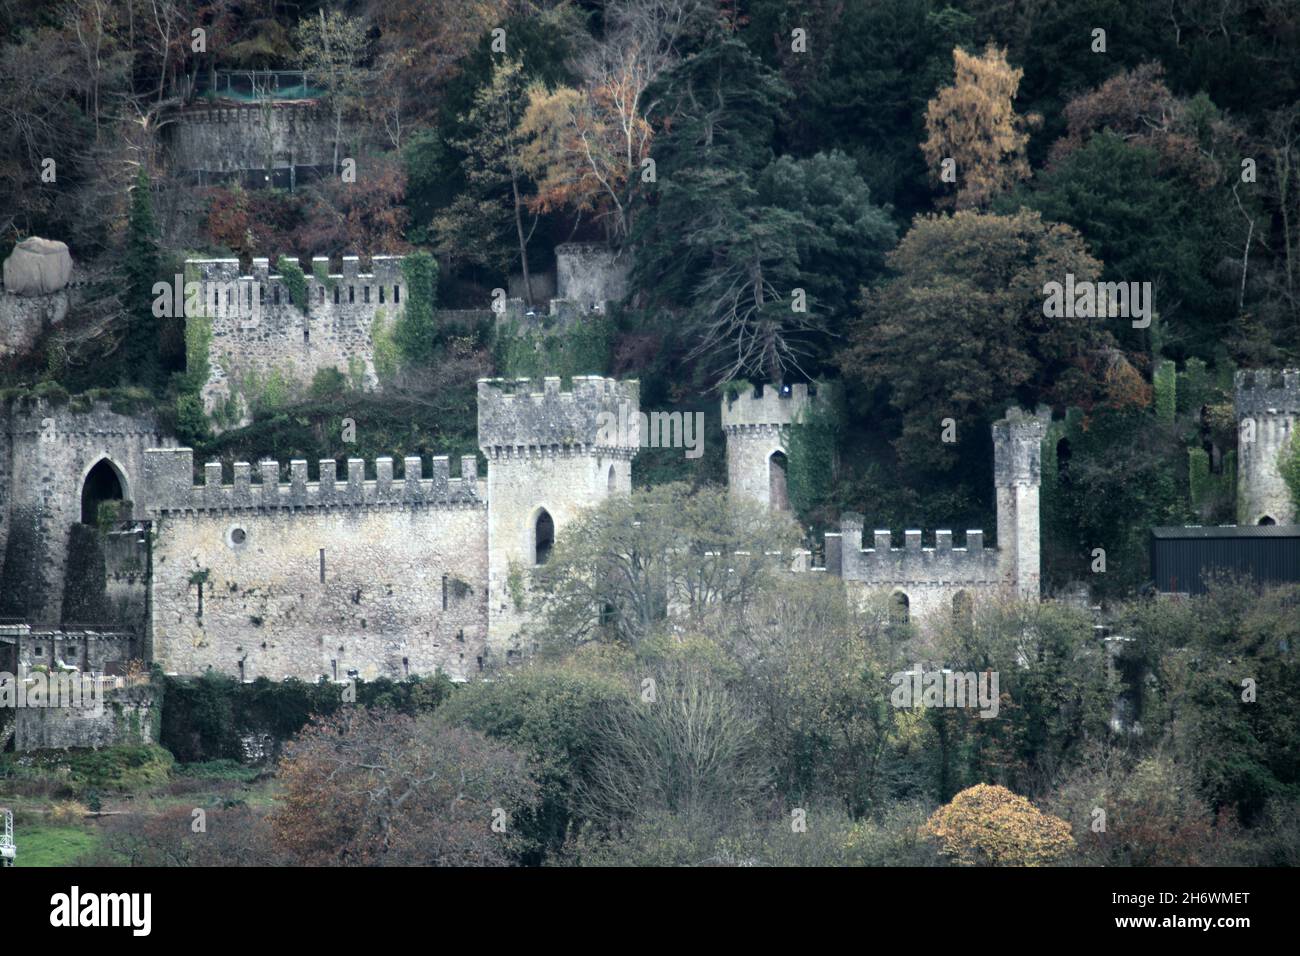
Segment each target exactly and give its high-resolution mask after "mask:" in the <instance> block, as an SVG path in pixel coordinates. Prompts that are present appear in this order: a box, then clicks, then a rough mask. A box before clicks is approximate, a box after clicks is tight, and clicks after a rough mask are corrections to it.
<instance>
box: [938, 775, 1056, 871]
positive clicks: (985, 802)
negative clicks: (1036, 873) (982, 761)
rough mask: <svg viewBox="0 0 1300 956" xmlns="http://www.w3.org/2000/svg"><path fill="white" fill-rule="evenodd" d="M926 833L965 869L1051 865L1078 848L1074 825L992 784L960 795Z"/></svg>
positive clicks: (939, 810)
mask: <svg viewBox="0 0 1300 956" xmlns="http://www.w3.org/2000/svg"><path fill="white" fill-rule="evenodd" d="M921 832H922V833H923V834H925V835H926V836H928V837H931V838H932V839H934V840H937V841H938V843H939V847H940V849H941V850H942V851H943V853H944V855H945V856H947V857H949V858H951V859H952V860H953V861H954V862H955V863H957V864H959V865H961V866H1046V865H1049V864H1051V863H1054V862H1056V861H1057V860H1059V859H1060V858H1061V857H1063V856H1065V854H1067V853H1069V852H1070V851H1071V850H1073V849H1074V837H1072V836H1071V835H1070V824H1068V823H1067V822H1065V821H1064V820H1062V819H1061V818H1060V817H1054V816H1051V815H1050V814H1047V813H1043V811H1041V810H1039V809H1038V808H1037V807H1036V806H1034V805H1033V804H1032V803H1030V802H1029V801H1028V800H1026V799H1025V798H1024V797H1022V796H1020V795H1019V794H1015V793H1012V792H1011V791H1010V790H1008V789H1007V788H1006V787H999V786H995V785H990V784H987V783H981V784H977V785H976V786H974V787H969V788H967V789H966V790H963V791H962V792H961V793H959V794H957V795H956V796H955V797H953V798H952V802H951V803H949V804H948V805H947V806H945V807H940V808H939V809H938V810H936V811H935V812H934V813H933V814H932V815H931V817H930V819H929V820H927V821H926V822H925V826H924V827H922V828H921Z"/></svg>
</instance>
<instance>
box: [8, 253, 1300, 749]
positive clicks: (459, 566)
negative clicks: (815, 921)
mask: <svg viewBox="0 0 1300 956" xmlns="http://www.w3.org/2000/svg"><path fill="white" fill-rule="evenodd" d="M576 254H578V255H582V254H584V251H583V250H582V249H581V248H579V249H577V250H576ZM316 263H317V267H316V268H314V269H313V270H312V272H313V274H312V275H311V276H310V277H304V278H305V282H304V283H303V285H302V286H300V287H299V289H300V291H301V289H302V288H303V287H304V286H305V292H306V294H305V297H304V296H302V295H300V294H299V295H298V298H299V302H293V301H291V299H292V298H293V295H291V292H290V282H289V280H288V279H287V278H286V277H285V276H279V275H273V274H271V273H270V271H269V263H268V261H267V260H264V259H263V260H256V261H255V262H254V265H253V268H252V270H251V273H250V274H249V275H241V274H240V270H239V264H238V262H237V261H236V260H233V259H231V260H201V261H195V262H193V263H191V264H190V265H191V268H190V269H189V270H187V271H190V272H193V273H195V274H197V275H198V276H199V277H201V278H202V279H203V280H204V284H203V289H204V293H203V298H202V306H201V310H200V311H201V312H202V315H203V317H204V318H205V319H207V320H208V322H209V323H210V325H209V326H208V328H209V330H210V332H211V337H210V340H209V345H208V358H209V376H208V379H207V382H206V383H205V385H204V389H203V394H204V398H205V402H208V403H210V408H216V407H218V406H219V405H221V404H222V403H229V402H232V401H239V402H241V403H242V402H245V401H246V396H245V395H244V394H243V392H242V389H244V388H247V387H248V383H249V382H255V381H257V380H258V379H259V378H261V379H265V377H266V376H268V375H271V374H272V373H274V372H275V371H276V370H282V371H283V374H285V375H291V376H293V377H294V378H296V379H297V380H299V381H310V379H311V377H312V376H313V375H314V374H315V373H316V372H317V371H318V370H320V369H323V368H335V369H340V370H342V368H347V369H348V370H349V372H350V373H352V374H353V375H354V379H356V380H358V381H359V383H360V384H361V385H362V386H363V387H373V386H374V385H375V384H376V380H375V366H374V359H375V352H374V338H375V327H376V323H378V322H381V321H384V310H386V309H388V308H390V307H391V308H392V309H393V310H394V313H396V311H397V310H400V309H401V307H402V305H403V304H404V303H406V302H407V301H409V293H408V288H407V284H406V278H405V275H404V272H403V269H402V263H401V260H400V259H397V258H392V257H388V258H386V257H376V258H375V259H374V260H373V265H372V267H371V270H370V271H369V272H363V271H361V268H360V262H359V260H358V259H357V258H355V257H349V258H347V259H345V260H344V262H343V270H342V272H341V273H338V274H329V273H328V272H327V271H326V270H325V268H324V263H323V260H316ZM560 265H561V268H560V269H557V271H560V272H563V268H562V266H563V264H562V263H561V264H560ZM616 279H617V276H616V275H615V276H614V279H613V280H611V281H615V280H616ZM562 285H563V286H564V288H565V289H568V290H570V292H569V293H567V297H566V293H563V290H561V291H562V295H561V297H560V298H559V299H558V300H555V301H553V303H552V314H557V313H562V312H563V311H564V310H566V309H575V308H576V309H577V310H578V311H579V312H583V311H587V310H591V309H593V308H595V307H597V306H598V304H599V303H600V302H601V301H602V299H603V298H605V297H606V294H607V293H606V289H605V286H604V285H603V284H602V283H600V282H597V283H596V284H595V285H591V284H587V285H582V284H579V285H581V301H579V298H578V294H577V293H573V292H572V291H571V290H572V289H573V288H574V282H573V280H572V279H570V280H569V281H566V282H565V283H562ZM575 303H576V304H575ZM254 305H255V306H256V308H253V306H254ZM187 311H188V310H187ZM250 313H251V314H253V315H254V317H255V319H256V321H254V322H250V321H249V320H248V316H249V314H250ZM194 317H195V316H194V315H193V313H191V314H190V315H189V316H187V318H194ZM820 401H822V396H820V395H818V393H817V392H816V390H815V388H812V387H810V386H807V385H801V384H796V385H792V386H788V387H773V386H768V387H762V386H757V387H752V388H749V389H747V390H745V391H743V392H740V393H738V394H735V393H733V394H729V395H727V396H726V397H725V398H724V399H723V401H722V407H721V416H722V425H723V431H724V433H725V435H726V456H727V475H728V482H729V492H730V494H731V495H732V496H733V497H735V498H737V499H741V500H747V501H752V502H756V503H758V504H761V505H764V506H766V507H769V508H773V509H778V510H781V509H788V508H789V502H788V495H787V491H786V484H785V466H786V461H787V456H788V455H789V453H790V449H789V441H790V431H791V428H792V426H794V425H796V424H797V423H799V422H800V421H801V420H803V419H804V417H805V416H806V415H807V414H808V413H809V412H810V411H811V410H812V409H813V408H814V407H815V406H816V405H817V403H818V402H820ZM1236 404H1237V415H1238V418H1239V420H1240V423H1241V425H1242V434H1241V442H1240V444H1241V449H1242V452H1241V455H1240V457H1239V459H1238V461H1239V464H1238V467H1239V471H1240V476H1239V481H1240V489H1241V492H1240V496H1239V498H1240V500H1239V507H1240V510H1241V520H1242V521H1243V522H1248V523H1251V524H1254V523H1272V522H1276V523H1288V522H1293V521H1294V520H1295V511H1294V507H1293V506H1292V503H1291V499H1290V497H1289V495H1288V493H1287V488H1286V484H1285V481H1284V480H1283V479H1282V476H1281V468H1280V462H1279V455H1280V453H1281V451H1282V449H1284V448H1285V447H1286V446H1287V443H1288V442H1289V440H1290V436H1291V435H1292V434H1293V433H1294V431H1295V420H1296V415H1297V413H1298V412H1300V372H1297V371H1295V370H1287V371H1284V372H1281V373H1272V372H1243V373H1240V374H1239V375H1238V377H1237V382H1236ZM245 408H246V406H245V405H241V413H240V414H241V416H242V415H243V414H245V411H244V409H245ZM639 412H640V396H639V386H638V383H637V382H635V381H622V382H620V381H616V380H614V379H609V378H603V377H600V376H575V377H574V378H573V380H572V386H571V387H570V388H569V389H568V390H565V389H562V388H561V380H560V379H559V378H555V377H551V378H545V379H543V380H541V381H536V380H528V379H520V380H515V381H505V380H494V379H484V380H481V381H480V382H479V383H478V445H479V449H480V452H481V455H482V458H483V459H486V463H487V464H486V471H485V472H482V471H480V467H479V456H465V457H462V458H461V459H460V460H459V462H457V463H455V467H454V468H453V463H452V462H450V461H449V460H448V458H446V457H434V458H433V459H432V460H426V459H422V458H419V457H406V458H404V459H401V460H400V461H394V460H393V459H390V458H379V459H377V460H375V461H373V462H367V461H363V460H361V459H350V460H348V461H347V462H346V465H345V466H344V467H340V465H339V464H338V463H336V462H335V461H334V460H332V459H326V460H323V461H320V462H316V463H308V462H306V461H302V460H295V461H291V462H288V463H287V464H281V463H278V462H274V461H262V462H257V463H249V462H236V463H234V465H233V468H231V469H230V470H229V471H227V470H226V469H224V468H223V466H222V464H221V463H219V462H210V463H207V464H205V465H204V466H203V473H202V480H201V481H199V482H196V481H195V479H194V464H195V463H194V460H193V452H192V451H191V450H190V449H188V448H180V447H176V442H175V440H174V439H173V438H171V436H169V435H168V434H167V433H166V432H165V430H164V429H163V428H162V427H161V426H160V425H159V423H158V421H157V420H156V419H155V418H154V416H153V414H152V412H148V411H141V410H138V409H132V408H129V407H114V406H112V405H110V404H108V403H106V402H105V401H102V400H93V399H92V398H85V397H83V398H74V399H72V400H71V401H68V402H65V403H63V404H58V403H55V402H53V401H51V400H49V399H41V398H31V397H29V398H15V399H10V400H9V401H7V402H6V403H5V404H4V405H3V406H0V671H5V670H7V671H10V672H15V673H17V672H20V671H23V670H25V669H28V668H30V667H32V666H37V665H41V664H45V665H46V666H51V667H53V666H57V665H63V666H71V667H76V668H78V669H81V670H84V671H92V672H107V673H120V671H121V669H122V668H123V667H124V665H125V663H126V662H127V661H129V660H132V659H143V660H147V661H152V662H155V663H157V664H158V665H159V666H161V667H162V669H163V670H164V671H166V672H169V673H174V674H180V675H198V674H202V673H206V672H217V673H221V674H226V675H229V676H231V677H234V678H237V679H242V680H253V679H256V678H259V677H267V678H270V679H273V680H280V679H284V678H289V677H296V678H301V679H305V680H317V679H321V678H325V679H330V680H339V681H344V680H348V679H350V678H359V679H375V678H379V677H390V678H398V679H400V678H402V677H405V676H408V675H427V674H432V673H434V672H435V671H441V672H443V673H446V674H447V675H449V676H451V677H452V678H453V679H457V680H470V679H473V678H474V676H475V675H477V674H480V673H483V672H486V671H488V670H490V669H491V668H492V667H494V666H496V665H500V664H503V663H508V662H510V661H511V660H513V659H516V658H518V657H520V656H522V655H525V654H526V653H528V651H529V650H530V648H531V644H530V636H529V633H528V624H529V614H528V601H527V592H528V579H529V573H530V570H531V569H532V568H534V567H536V566H537V565H539V564H543V563H545V561H546V560H547V559H548V558H549V555H550V552H551V548H552V546H553V544H554V542H555V541H556V539H557V536H562V535H563V534H564V529H565V527H566V526H568V525H569V524H570V523H571V522H572V521H573V520H574V519H575V518H576V517H577V516H578V515H579V514H580V513H582V512H583V511H584V510H586V509H589V508H591V507H593V506H595V505H597V504H599V503H600V502H601V501H602V500H604V499H605V498H607V497H609V496H611V495H623V494H628V493H629V492H630V491H631V487H632V462H633V459H634V458H635V456H636V454H637V451H638V447H637V445H638V438H637V436H636V435H635V434H631V435H629V434H627V433H625V432H624V431H623V430H621V429H620V430H614V431H612V432H611V430H609V429H607V428H604V427H602V426H603V422H604V421H607V420H609V419H611V418H613V419H620V420H621V419H623V418H634V417H635V416H636V415H637V414H638V413H639ZM1049 420H1050V412H1048V411H1047V410H1046V409H1040V410H1039V411H1037V412H1032V413H1031V412H1025V411H1022V410H1020V409H1014V408H1013V409H1011V410H1009V411H1008V413H1007V415H1006V417H1005V418H1004V419H1002V420H1001V421H998V422H996V423H995V424H994V425H993V426H992V437H993V444H994V485H995V489H996V510H997V546H996V547H987V546H986V545H985V541H984V533H983V531H982V530H977V529H972V530H967V531H966V532H965V534H964V540H963V541H961V542H958V541H957V540H954V534H953V532H952V531H951V530H946V529H940V530H937V531H935V532H934V539H933V540H934V544H933V546H931V547H926V546H923V544H922V532H921V531H920V530H918V529H907V530H906V531H904V534H903V537H902V541H903V547H894V546H893V544H892V534H891V532H890V531H889V530H882V529H872V530H873V533H872V535H871V537H870V539H869V540H868V541H864V529H865V527H866V525H865V523H864V519H863V518H862V517H861V516H860V515H855V514H847V515H845V516H844V517H843V519H842V521H841V524H840V527H839V530H838V531H836V532H834V533H830V534H827V535H826V536H825V540H824V554H825V560H824V563H823V564H822V565H820V566H819V567H816V568H812V567H811V561H810V555H809V553H808V552H801V553H800V554H798V555H796V556H795V557H794V560H793V561H792V562H790V563H789V566H790V567H791V570H793V571H796V572H797V571H814V570H815V571H819V572H821V573H824V574H827V575H829V576H834V577H837V578H839V579H840V580H841V581H842V582H843V584H844V588H845V593H846V596H847V597H848V598H849V599H850V600H853V601H856V602H865V601H866V599H867V598H868V596H871V595H881V594H883V595H886V596H888V597H889V599H890V601H891V607H892V611H893V613H894V614H895V615H897V616H898V617H900V618H902V619H913V618H914V619H917V620H920V621H925V620H929V619H935V618H936V617H938V618H942V617H943V616H946V615H953V616H962V615H968V614H970V613H971V612H972V610H973V608H974V607H975V606H976V605H977V604H978V603H979V602H982V601H987V600H993V599H997V598H1000V597H1005V596H1014V597H1019V598H1024V599H1034V598H1036V597H1037V596H1038V595H1039V594H1040V587H1041V585H1040V580H1041V573H1040V549H1039V537H1040V535H1039V491H1040V483H1041V462H1042V457H1041V455H1042V451H1041V449H1042V442H1043V440H1044V438H1045V436H1046V434H1047V429H1048V424H1049ZM133 706H136V705H133ZM147 706H148V704H147V702H144V703H140V704H139V705H138V707H140V708H147ZM78 726H79V727H80V726H81V725H78ZM85 726H89V725H85ZM65 731H66V733H68V734H72V735H73V737H74V738H76V735H77V734H82V733H83V732H89V731H83V730H82V729H76V730H68V729H67V728H62V729H59V728H55V729H54V730H50V729H49V728H45V729H39V728H38V729H36V730H31V729H29V732H28V737H27V739H29V740H33V739H40V740H47V741H48V740H49V739H52V738H51V737H50V734H51V733H53V734H54V735H55V736H54V738H53V739H58V734H60V733H64V732H65ZM101 731H102V728H100V730H99V731H96V733H100V732H101ZM42 735H44V736H42ZM62 739H68V738H66V737H64V738H62ZM95 739H96V740H98V739H100V738H99V737H96V738H95Z"/></svg>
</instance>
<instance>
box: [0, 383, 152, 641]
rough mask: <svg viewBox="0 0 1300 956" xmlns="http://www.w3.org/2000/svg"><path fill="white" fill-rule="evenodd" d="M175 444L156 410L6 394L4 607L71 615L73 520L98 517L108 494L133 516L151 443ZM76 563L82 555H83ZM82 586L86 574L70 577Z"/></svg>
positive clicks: (0, 519)
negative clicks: (67, 602) (66, 600)
mask: <svg viewBox="0 0 1300 956" xmlns="http://www.w3.org/2000/svg"><path fill="white" fill-rule="evenodd" d="M164 444H174V442H172V440H171V439H169V438H167V437H165V436H164V434H163V430H162V428H161V426H160V425H159V424H158V421H157V419H156V418H155V416H154V415H153V413H152V412H138V413H132V412H129V411H126V410H122V411H118V410H115V409H114V408H113V407H112V406H111V405H110V404H109V403H107V402H103V401H90V400H88V399H85V398H78V399H73V400H72V401H70V402H65V403H55V402H51V401H49V400H48V399H20V398H15V399H12V400H10V401H8V402H5V403H0V616H7V617H16V618H21V619H23V620H25V621H27V622H29V623H39V624H58V623H69V624H98V625H102V624H105V623H109V622H106V621H103V620H95V621H79V620H71V621H65V620H64V595H65V591H66V590H67V588H68V586H69V582H68V580H67V572H68V566H69V560H70V558H72V559H77V558H84V557H86V555H84V554H80V553H76V547H77V546H75V545H74V544H73V543H72V541H73V539H72V537H71V535H72V534H73V532H74V528H73V526H74V525H78V524H83V523H84V524H87V525H90V524H96V523H97V521H98V518H99V515H98V508H99V505H100V504H101V503H104V502H110V501H115V502H119V503H120V505H119V509H120V510H119V513H120V515H121V517H122V518H123V519H126V518H127V517H129V516H130V514H131V512H130V508H131V504H132V502H133V499H134V498H135V497H136V491H137V486H138V483H139V480H140V478H141V476H142V474H143V471H144V450H145V449H146V448H151V447H157V446H160V445H164ZM73 563H74V564H76V563H77V562H76V561H74V562H73ZM70 586H71V587H72V589H73V591H74V592H75V591H77V590H78V589H80V588H82V587H83V586H84V582H81V581H79V580H77V579H76V577H75V575H74V579H73V580H72V581H71V583H70Z"/></svg>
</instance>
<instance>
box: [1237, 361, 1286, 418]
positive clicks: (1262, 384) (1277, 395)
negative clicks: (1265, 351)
mask: <svg viewBox="0 0 1300 956" xmlns="http://www.w3.org/2000/svg"><path fill="white" fill-rule="evenodd" d="M1233 384H1234V385H1235V392H1236V394H1235V396H1234V398H1235V406H1236V411H1237V417H1238V418H1242V417H1245V416H1248V415H1277V414H1283V415H1295V414H1300V369H1294V368H1287V369H1248V370H1245V371H1241V372H1238V373H1237V374H1236V376H1235V379H1234V383H1233Z"/></svg>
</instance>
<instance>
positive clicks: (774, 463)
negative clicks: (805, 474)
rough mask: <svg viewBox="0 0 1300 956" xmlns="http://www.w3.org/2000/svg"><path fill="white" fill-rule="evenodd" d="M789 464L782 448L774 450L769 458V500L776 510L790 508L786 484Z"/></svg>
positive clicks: (787, 509)
mask: <svg viewBox="0 0 1300 956" xmlns="http://www.w3.org/2000/svg"><path fill="white" fill-rule="evenodd" d="M788 464H789V463H788V462H787V461H786V457H785V452H783V451H780V450H778V451H774V452H772V454H771V456H770V457H769V458H768V459H767V491H768V495H767V500H768V502H769V503H770V505H771V507H772V510H774V511H789V510H790V496H789V495H788V494H787V492H786V486H785V475H786V467H787V465H788Z"/></svg>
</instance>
